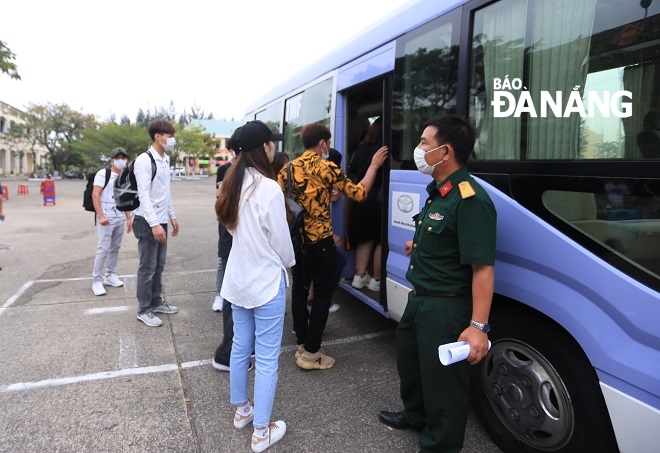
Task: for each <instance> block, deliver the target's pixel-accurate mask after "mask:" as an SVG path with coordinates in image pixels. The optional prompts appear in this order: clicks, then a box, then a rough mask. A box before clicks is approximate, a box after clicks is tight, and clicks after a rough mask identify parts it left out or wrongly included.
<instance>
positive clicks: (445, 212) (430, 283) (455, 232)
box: [406, 167, 497, 295]
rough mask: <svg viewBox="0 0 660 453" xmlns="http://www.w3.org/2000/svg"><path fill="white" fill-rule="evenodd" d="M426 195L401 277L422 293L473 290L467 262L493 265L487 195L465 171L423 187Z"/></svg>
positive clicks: (491, 217)
mask: <svg viewBox="0 0 660 453" xmlns="http://www.w3.org/2000/svg"><path fill="white" fill-rule="evenodd" d="M426 191H427V192H428V193H429V198H428V199H427V200H426V203H425V205H424V206H423V207H422V210H421V212H420V213H419V214H417V215H416V216H414V217H413V219H414V220H415V236H414V237H413V249H412V254H411V255H410V265H409V267H408V272H407V273H406V278H407V279H408V281H410V283H412V284H413V285H417V286H419V287H422V288H424V289H425V290H427V291H434V292H441V293H453V294H465V295H469V294H471V292H472V265H473V264H483V265H491V266H492V265H494V264H495V224H496V220H497V214H496V212H495V207H494V206H493V202H492V201H491V199H490V197H489V196H488V193H487V192H486V191H485V190H484V189H483V188H482V187H481V186H480V185H479V184H478V183H477V182H476V181H475V180H474V178H472V176H470V174H469V173H468V171H467V169H466V168H465V167H462V168H461V169H459V170H457V171H455V172H454V173H452V174H451V175H450V176H449V178H447V179H446V180H444V181H442V182H441V183H440V184H436V183H435V181H432V182H431V183H430V184H429V185H428V186H427V187H426Z"/></svg>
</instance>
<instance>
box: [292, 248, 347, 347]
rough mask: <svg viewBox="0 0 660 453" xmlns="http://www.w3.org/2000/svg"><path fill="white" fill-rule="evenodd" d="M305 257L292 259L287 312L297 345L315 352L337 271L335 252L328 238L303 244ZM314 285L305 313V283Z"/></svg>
mask: <svg viewBox="0 0 660 453" xmlns="http://www.w3.org/2000/svg"><path fill="white" fill-rule="evenodd" d="M305 253H306V255H307V256H306V258H303V257H301V256H296V265H295V266H294V268H293V288H292V289H291V312H292V314H293V326H294V328H295V329H296V338H297V343H298V344H304V345H305V350H306V351H308V352H311V353H315V352H316V351H318V350H319V349H320V348H321V340H322V337H323V331H324V330H325V324H326V322H327V321H328V309H329V308H330V302H331V299H332V287H333V285H334V283H335V278H336V272H337V249H336V248H335V243H334V240H333V239H332V236H330V237H328V238H325V239H321V240H320V241H318V242H316V243H314V244H306V245H305ZM310 282H313V283H314V304H312V310H311V312H308V311H307V296H308V295H309V284H310Z"/></svg>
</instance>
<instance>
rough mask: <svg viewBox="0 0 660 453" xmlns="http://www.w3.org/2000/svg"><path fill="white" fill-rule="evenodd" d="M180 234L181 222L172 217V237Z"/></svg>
mask: <svg viewBox="0 0 660 453" xmlns="http://www.w3.org/2000/svg"><path fill="white" fill-rule="evenodd" d="M178 235H179V222H177V221H176V219H172V237H173V238H175V237H177V236H178Z"/></svg>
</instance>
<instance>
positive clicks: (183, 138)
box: [172, 125, 213, 160]
mask: <svg viewBox="0 0 660 453" xmlns="http://www.w3.org/2000/svg"><path fill="white" fill-rule="evenodd" d="M212 148H213V137H212V136H211V135H210V134H207V133H205V132H204V128H203V127H202V126H199V125H195V126H188V127H186V128H184V129H181V130H179V131H177V133H176V151H177V157H178V154H180V153H182V154H185V155H188V156H190V157H204V156H208V155H209V154H210V153H211V150H212ZM172 154H173V156H172V157H173V160H174V153H172Z"/></svg>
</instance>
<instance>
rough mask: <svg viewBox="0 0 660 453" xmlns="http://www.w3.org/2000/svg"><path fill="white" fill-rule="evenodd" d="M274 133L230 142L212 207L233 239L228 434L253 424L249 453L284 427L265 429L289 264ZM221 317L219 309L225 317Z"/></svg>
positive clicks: (254, 124) (250, 131) (249, 126)
mask: <svg viewBox="0 0 660 453" xmlns="http://www.w3.org/2000/svg"><path fill="white" fill-rule="evenodd" d="M282 139H283V137H282V134H279V133H274V132H272V131H271V130H270V128H269V127H268V126H267V125H266V124H264V123H263V122H261V121H249V122H247V123H246V124H245V125H243V126H242V127H241V128H240V129H238V130H237V131H236V132H235V134H234V135H232V144H231V146H232V149H233V150H234V152H235V153H236V159H234V162H233V163H232V169H231V171H230V172H228V173H227V175H226V176H225V178H224V180H223V182H222V189H221V190H220V194H219V197H218V199H217V201H216V203H215V212H216V215H217V216H218V221H219V222H220V223H222V224H223V225H224V226H225V227H226V228H227V230H228V231H229V233H230V234H231V235H232V237H233V239H232V246H231V251H230V252H229V258H228V259H227V263H226V267H225V277H224V280H223V283H222V289H221V291H220V295H221V296H222V298H223V299H224V300H226V301H230V302H231V312H232V318H233V323H234V328H233V332H234V338H233V344H232V345H231V357H230V372H229V394H230V403H231V404H232V405H233V406H236V411H235V413H234V427H235V428H238V429H242V428H245V427H247V426H248V425H250V424H252V425H253V428H254V431H253V433H252V444H251V448H252V451H254V452H261V451H264V450H266V449H268V448H269V447H270V446H271V445H272V444H274V443H275V442H278V441H279V440H281V439H282V437H284V434H285V433H286V423H285V422H284V421H282V420H278V421H276V422H271V421H270V417H271V412H272V409H273V402H274V399H275V389H276V387H277V377H278V376H277V370H278V362H279V355H280V347H281V344H282V330H283V326H284V311H285V307H286V287H287V286H288V274H287V269H288V268H290V267H291V266H293V265H294V264H295V262H296V261H295V256H294V252H293V244H292V243H291V234H290V232H289V226H288V223H287V220H286V208H285V205H284V194H283V193H282V191H281V190H278V185H277V182H276V181H275V172H274V171H273V168H272V162H273V157H274V156H275V149H276V147H275V142H276V141H280V140H282ZM226 310H227V309H223V312H224V311H226ZM252 351H255V360H256V367H255V369H256V372H255V378H254V399H252V400H251V399H250V398H249V396H248V390H249V385H248V370H249V368H250V355H251V354H252Z"/></svg>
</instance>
